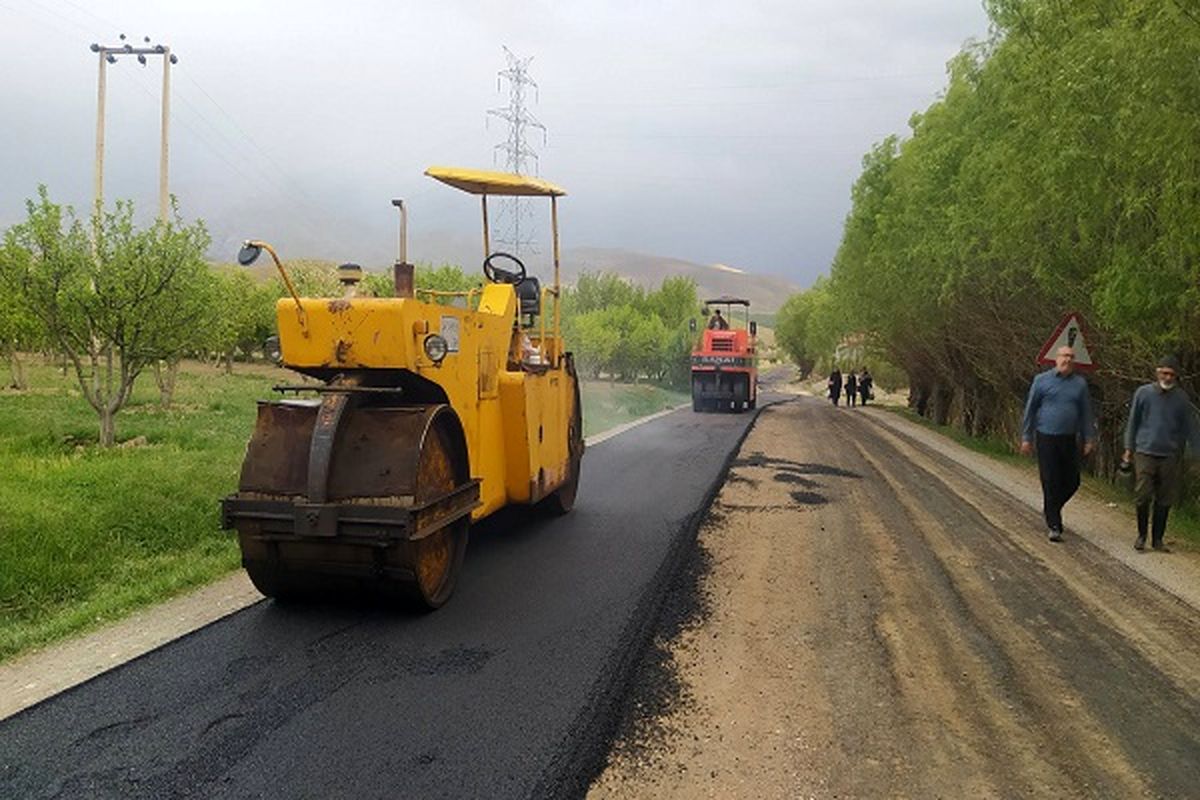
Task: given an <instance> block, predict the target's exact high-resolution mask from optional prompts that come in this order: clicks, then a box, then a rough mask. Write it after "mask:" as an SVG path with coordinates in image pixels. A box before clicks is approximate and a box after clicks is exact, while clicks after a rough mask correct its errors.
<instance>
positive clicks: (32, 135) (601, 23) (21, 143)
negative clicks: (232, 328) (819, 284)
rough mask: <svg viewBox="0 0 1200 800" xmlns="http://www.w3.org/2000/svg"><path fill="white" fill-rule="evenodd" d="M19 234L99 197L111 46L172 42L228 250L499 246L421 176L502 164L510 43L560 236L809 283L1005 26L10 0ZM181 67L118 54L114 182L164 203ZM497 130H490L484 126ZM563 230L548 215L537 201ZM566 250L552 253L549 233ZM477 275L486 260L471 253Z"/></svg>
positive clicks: (4, 174) (182, 141) (561, 9)
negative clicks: (498, 146)
mask: <svg viewBox="0 0 1200 800" xmlns="http://www.w3.org/2000/svg"><path fill="white" fill-rule="evenodd" d="M0 32H2V34H3V42H4V47H3V48H0V76H2V77H0V226H4V227H6V226H7V225H9V224H11V223H13V222H15V221H18V220H20V219H21V218H22V217H23V215H24V206H23V203H24V200H25V198H27V197H30V196H32V195H33V194H34V193H35V191H36V187H37V185H38V184H39V183H45V184H47V185H48V186H49V188H50V191H51V195H52V197H53V198H54V199H56V200H59V201H61V202H65V203H71V204H74V205H76V206H77V207H81V208H87V207H88V205H89V203H90V198H91V193H92V163H93V155H94V146H95V115H96V72H97V68H96V59H97V57H96V56H95V55H94V54H92V53H91V52H89V51H88V45H89V44H90V43H91V42H95V41H99V42H103V43H106V44H107V43H116V41H117V35H118V34H119V33H126V34H128V35H129V36H130V37H131V39H132V40H136V41H139V42H140V40H141V37H142V36H144V35H148V36H150V37H151V38H152V39H153V40H154V41H156V42H162V43H166V44H169V45H170V46H171V47H172V48H173V49H174V50H175V52H176V53H178V55H179V59H180V61H179V64H178V65H177V66H176V68H175V71H174V72H173V78H172V126H173V129H172V136H171V191H172V192H173V193H174V194H176V195H177V196H178V198H179V202H180V205H181V210H182V213H183V214H184V216H185V217H187V218H189V219H190V218H194V217H202V218H204V219H205V220H206V221H207V222H208V223H209V225H210V228H211V229H212V231H213V234H214V250H218V249H222V250H223V249H230V248H232V243H233V242H234V241H235V240H237V239H239V238H244V237H245V236H249V235H254V236H260V237H263V238H266V239H268V240H270V241H273V242H274V243H276V244H277V245H279V246H280V247H282V248H285V254H286V255H290V256H292V257H300V256H312V257H324V258H333V259H338V260H359V261H362V262H363V263H368V264H373V263H380V264H382V263H385V262H386V261H387V260H389V259H390V258H391V257H393V249H394V239H395V235H394V230H395V228H394V211H393V209H392V208H391V207H390V205H389V200H390V199H391V198H393V197H404V198H407V199H408V200H409V202H410V205H411V208H412V217H411V228H412V232H413V237H414V239H413V241H414V252H413V253H412V255H413V256H415V257H416V258H421V259H433V260H437V259H438V257H439V255H440V254H439V253H437V252H433V251H434V250H435V249H437V247H438V246H439V243H440V244H441V245H442V246H443V247H444V248H446V249H447V250H450V249H453V248H452V247H451V244H450V243H451V242H457V243H458V244H459V245H461V244H462V243H463V242H471V243H472V245H473V243H474V242H475V241H476V240H477V238H478V233H477V231H478V227H479V222H478V218H477V215H478V204H477V203H476V202H474V199H473V198H467V197H466V196H463V195H460V194H459V193H457V192H454V191H451V190H449V189H446V188H444V187H442V186H440V185H439V184H436V183H434V182H433V181H431V180H430V179H428V178H425V177H423V176H422V174H421V173H422V171H423V170H424V169H425V167H427V166H429V165H431V164H454V165H463V166H478V167H485V168H492V167H493V163H494V162H493V145H494V144H495V143H497V142H499V141H501V140H502V139H503V138H504V137H505V135H506V130H505V125H504V123H503V122H500V121H498V120H495V119H492V120H490V121H488V120H487V116H486V111H487V109H489V108H496V107H500V106H503V105H506V104H507V99H508V98H507V86H505V85H502V86H501V87H500V91H497V76H496V73H497V72H498V71H499V70H501V69H503V68H504V66H505V60H504V53H503V51H502V49H501V46H502V45H507V46H508V47H509V48H511V49H512V50H513V51H514V52H515V53H516V54H517V55H519V56H522V57H527V56H532V57H533V61H532V62H531V64H530V73H531V75H532V77H533V78H534V79H535V80H536V81H537V83H538V86H539V89H538V93H537V96H536V98H534V97H531V98H530V102H529V110H530V111H531V112H532V113H533V114H534V115H536V117H537V118H538V119H539V120H541V121H542V122H543V123H544V124H545V126H546V128H547V129H548V132H547V137H546V141H545V143H544V144H543V141H542V137H541V136H540V135H538V134H537V133H536V132H535V133H534V134H533V135H532V136H531V137H530V144H531V145H533V146H534V147H535V149H536V150H538V151H539V153H540V167H539V169H540V173H541V175H542V176H543V177H545V178H547V179H549V180H552V181H555V182H556V183H559V184H561V185H562V186H564V187H565V188H566V189H567V191H568V194H569V196H568V197H567V198H566V199H565V200H564V201H563V205H562V208H561V216H562V220H561V222H562V233H563V241H564V246H567V247H572V246H588V247H615V248H624V249H629V250H637V251H642V252H648V253H654V254H658V255H665V256H673V257H678V258H684V259H688V260H691V261H696V262H699V263H715V262H720V263H725V264H730V265H734V266H737V267H741V268H744V269H748V270H752V271H755V272H764V273H773V274H778V275H783V276H786V277H789V278H791V279H793V280H795V281H796V282H798V283H801V284H804V285H807V284H808V283H810V282H811V281H812V280H813V278H815V277H816V276H817V275H819V274H821V273H823V272H825V271H826V270H827V269H828V266H829V262H830V259H831V258H832V256H833V254H834V252H835V250H836V248H837V244H838V241H839V238H840V236H841V227H842V221H843V219H844V217H845V214H846V211H847V210H848V208H849V193H850V186H851V184H852V182H853V181H854V179H855V178H856V177H857V175H858V173H859V169H860V160H861V158H862V155H863V154H864V153H865V152H866V151H867V149H868V148H870V146H871V145H872V144H873V143H874V142H877V141H879V140H880V139H882V138H883V137H885V136H887V135H888V134H891V133H904V132H907V121H908V119H909V116H910V115H911V114H912V112H914V111H916V110H920V109H923V108H925V107H926V106H928V105H929V103H930V102H932V101H933V100H934V99H936V97H937V96H938V94H939V92H940V91H941V89H942V88H943V86H944V84H945V64H946V62H947V61H948V60H949V59H950V58H952V57H953V56H954V55H955V53H957V52H958V51H959V50H960V49H961V47H962V46H963V44H964V43H966V42H967V41H968V40H970V39H973V38H974V39H980V38H984V37H985V36H986V34H987V18H986V16H985V14H984V12H983V10H982V8H981V3H980V2H979V0H783V1H782V2H752V1H750V0H741V1H740V2H723V3H712V2H705V1H704V0H687V1H684V2H653V0H640V1H639V2H574V1H573V0H560V1H559V2H544V3H535V2H451V1H447V0H439V1H438V2H433V1H432V0H426V2H411V1H410V2H402V1H397V0H391V1H389V2H367V1H366V0H342V2H340V3H335V2H330V0H321V1H320V2H304V1H298V0H290V2H282V1H280V2H252V1H251V0H204V2H184V1H182V0H177V1H175V2H170V3H166V2H161V0H160V2H148V1H146V0H106V1H101V2H89V0H0ZM160 78H161V69H160V68H159V67H158V66H157V64H154V63H153V62H152V64H151V66H150V67H149V68H142V67H139V66H138V64H137V63H136V62H135V61H133V60H132V59H127V60H123V61H122V62H120V63H118V64H117V65H115V66H111V67H110V68H109V91H108V125H107V134H106V137H107V155H106V160H105V195H106V199H108V200H112V199H115V198H118V197H119V198H132V199H133V200H134V201H135V202H136V203H137V205H138V207H139V208H141V209H143V210H145V211H146V213H147V214H152V213H153V211H154V209H155V208H156V203H157V200H156V197H157V190H158V181H157V169H158V137H159V91H160V89H159V87H160ZM485 123H486V124H485ZM535 210H536V211H537V212H539V213H538V215H537V219H538V222H539V224H540V227H539V228H537V229H535V235H536V236H537V237H538V238H539V241H541V242H543V243H544V242H545V241H546V233H545V226H544V224H541V220H542V214H541V213H540V212H542V211H543V209H542V208H540V207H537V208H536V209H535ZM546 249H548V248H546V247H542V250H546ZM470 266H472V267H473V265H470Z"/></svg>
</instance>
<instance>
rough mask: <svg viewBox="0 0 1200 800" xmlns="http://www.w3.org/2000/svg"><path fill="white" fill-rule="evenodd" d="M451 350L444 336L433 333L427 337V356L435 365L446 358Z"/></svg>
mask: <svg viewBox="0 0 1200 800" xmlns="http://www.w3.org/2000/svg"><path fill="white" fill-rule="evenodd" d="M449 350H450V346H449V345H448V344H447V343H446V340H445V338H443V337H442V336H440V335H438V334H436V333H431V334H429V335H428V336H426V337H425V355H427V356H429V360H430V361H432V362H433V363H435V364H437V363H439V362H440V361H441V360H442V359H443V358H445V357H446V353H447V352H449Z"/></svg>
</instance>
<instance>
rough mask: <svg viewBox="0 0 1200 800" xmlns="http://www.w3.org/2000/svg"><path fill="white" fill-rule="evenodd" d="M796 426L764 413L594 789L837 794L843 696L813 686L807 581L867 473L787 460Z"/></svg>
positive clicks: (703, 532) (599, 792)
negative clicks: (836, 700) (835, 519)
mask: <svg viewBox="0 0 1200 800" xmlns="http://www.w3.org/2000/svg"><path fill="white" fill-rule="evenodd" d="M788 427H789V424H788V422H787V421H786V420H783V419H781V418H780V417H778V416H777V414H776V412H775V411H774V410H773V409H768V410H766V411H764V412H763V414H762V416H761V417H760V419H759V422H758V423H757V425H756V428H755V430H754V431H752V432H751V434H750V436H749V438H748V439H747V441H746V442H745V443H744V445H743V448H742V451H741V453H740V454H739V457H738V458H737V460H735V461H734V462H733V464H732V466H731V470H730V475H729V478H728V480H727V482H726V485H725V487H724V488H723V489H722V490H721V492H720V494H719V495H718V497H717V499H716V501H715V502H714V504H713V507H712V509H711V510H710V512H709V515H708V517H707V518H706V520H705V522H704V524H703V525H702V526H701V529H700V532H699V534H698V541H697V547H696V548H695V549H694V551H693V555H692V556H691V561H690V563H689V564H687V565H686V566H685V568H684V569H683V570H682V576H681V578H680V579H679V580H678V581H677V582H676V584H675V585H674V586H672V587H671V590H670V593H669V595H668V597H667V600H666V608H667V609H668V610H667V614H668V621H667V624H665V625H664V626H662V627H661V628H660V630H659V633H658V635H657V636H656V638H655V642H654V646H653V647H652V648H651V649H650V653H649V654H648V655H647V657H646V658H645V659H644V661H643V663H642V665H641V667H640V671H639V675H638V677H637V679H636V682H635V689H634V693H633V695H632V696H631V698H630V700H629V701H628V703H627V706H626V709H625V718H624V720H623V722H622V726H621V730H620V734H619V738H618V741H617V743H616V744H615V746H614V749H613V751H612V753H611V755H610V758H609V765H608V768H607V769H606V770H605V772H604V773H603V774H602V775H601V776H600V777H599V778H598V779H597V780H596V781H595V782H594V783H593V786H592V788H591V791H590V792H589V797H592V798H633V797H649V796H655V797H731V796H741V797H772V796H774V797H784V796H788V797H794V796H804V795H805V791H809V792H811V793H813V794H816V795H824V794H826V793H827V792H826V789H827V787H828V782H827V776H828V773H829V770H830V768H831V767H836V766H837V765H828V764H826V765H823V764H822V763H821V762H822V760H823V758H824V755H823V754H825V753H827V752H828V751H829V750H830V749H831V748H832V745H833V740H834V738H835V736H836V730H835V728H836V726H835V725H834V724H833V721H832V717H833V713H832V708H831V706H830V702H831V701H830V698H829V697H828V696H826V694H825V693H824V691H823V690H822V689H821V688H820V686H819V685H818V684H816V683H806V682H804V681H803V680H799V678H800V676H802V675H804V674H815V673H818V672H820V669H821V667H820V665H819V664H818V663H817V661H816V659H815V658H814V656H813V647H812V645H813V644H814V642H812V641H810V640H808V637H809V635H810V633H811V631H813V630H814V629H815V628H814V623H815V622H816V620H815V619H814V618H813V615H814V614H815V613H816V610H815V608H814V606H813V605H812V604H810V603H806V602H804V594H805V593H806V592H809V591H812V589H813V587H812V586H811V585H809V584H808V582H807V581H802V585H795V580H796V579H797V578H798V576H800V575H801V574H802V572H803V571H802V570H801V569H799V564H798V563H797V561H798V560H800V559H804V558H805V556H804V554H803V542H804V540H805V538H806V537H808V536H810V535H819V534H820V533H821V532H822V531H824V530H825V525H824V523H823V517H824V514H826V513H829V508H828V507H829V505H830V503H831V501H835V500H836V499H838V498H839V496H840V495H841V494H842V492H841V490H840V489H839V487H838V484H839V483H842V482H845V481H852V480H854V479H855V477H856V476H855V475H854V474H853V473H851V472H850V471H848V470H845V469H842V468H840V467H838V466H836V465H830V464H818V463H812V462H810V461H805V460H796V459H794V458H788V457H784V456H781V455H780V454H781V453H788V452H793V451H794V450H795V448H794V447H792V445H794V444H795V441H794V437H795V436H797V435H798V432H793V431H789V430H787V428H788ZM780 593H783V594H780ZM784 597H786V599H787V600H788V602H782V603H781V602H778V600H779V599H782V598H784ZM816 709H822V711H821V712H818V713H809V712H810V711H811V710H816ZM802 787H804V788H802ZM798 790H799V791H798Z"/></svg>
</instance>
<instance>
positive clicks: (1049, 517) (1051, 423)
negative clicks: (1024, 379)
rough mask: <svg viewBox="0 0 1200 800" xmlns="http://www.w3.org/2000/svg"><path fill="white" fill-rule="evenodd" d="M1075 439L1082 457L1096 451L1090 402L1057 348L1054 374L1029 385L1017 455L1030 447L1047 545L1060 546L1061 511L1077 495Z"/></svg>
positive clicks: (1069, 358)
mask: <svg viewBox="0 0 1200 800" xmlns="http://www.w3.org/2000/svg"><path fill="white" fill-rule="evenodd" d="M1079 439H1083V454H1084V456H1087V455H1090V454H1091V452H1092V449H1093V448H1094V447H1095V446H1096V427H1095V424H1094V423H1093V421H1092V401H1091V397H1090V396H1089V395H1088V386H1087V381H1085V380H1084V379H1083V376H1082V375H1079V374H1078V373H1076V372H1075V351H1074V350H1073V349H1071V348H1070V347H1060V348H1058V352H1057V353H1055V356H1054V368H1053V369H1049V370H1046V371H1045V372H1043V373H1041V374H1040V375H1038V376H1037V377H1036V378H1034V379H1033V384H1032V385H1030V387H1029V397H1028V399H1026V401H1025V419H1024V421H1023V422H1022V424H1021V452H1022V453H1023V454H1025V455H1029V454H1030V453H1032V452H1033V450H1034V446H1035V443H1036V448H1037V459H1038V473H1039V475H1040V476H1041V479H1042V513H1043V515H1044V516H1045V518H1046V527H1047V528H1049V530H1050V541H1052V542H1061V541H1062V531H1063V524H1062V509H1063V506H1064V505H1066V504H1067V501H1068V500H1070V499H1071V496H1072V495H1074V494H1075V492H1076V491H1077V490H1078V489H1079Z"/></svg>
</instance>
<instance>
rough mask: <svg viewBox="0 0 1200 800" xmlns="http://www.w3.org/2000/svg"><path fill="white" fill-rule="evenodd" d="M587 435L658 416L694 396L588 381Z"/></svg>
mask: <svg viewBox="0 0 1200 800" xmlns="http://www.w3.org/2000/svg"><path fill="white" fill-rule="evenodd" d="M582 394H583V433H584V435H585V436H591V435H592V434H596V433H603V432H604V431H607V430H609V429H611V428H615V427H617V426H618V425H621V424H623V423H626V422H629V421H630V420H635V419H638V418H640V417H645V416H648V415H650V414H655V413H657V412H659V411H663V410H665V409H668V408H673V407H675V406H678V405H680V404H682V403H686V402H689V401H690V399H691V396H690V395H688V394H686V393H684V392H676V391H673V390H670V389H663V388H661V387H659V386H652V385H646V384H639V385H631V384H628V383H614V384H610V383H607V382H595V383H593V382H591V381H584V383H583V387H582Z"/></svg>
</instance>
